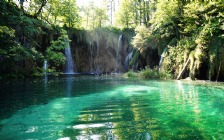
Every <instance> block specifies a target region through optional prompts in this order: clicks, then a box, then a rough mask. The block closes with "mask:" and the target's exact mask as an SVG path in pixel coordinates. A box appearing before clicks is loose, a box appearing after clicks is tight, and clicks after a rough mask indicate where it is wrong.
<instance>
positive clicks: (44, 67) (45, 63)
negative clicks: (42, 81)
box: [43, 60, 47, 75]
mask: <svg viewBox="0 0 224 140" xmlns="http://www.w3.org/2000/svg"><path fill="white" fill-rule="evenodd" d="M43 70H44V75H46V74H47V60H44V65H43Z"/></svg>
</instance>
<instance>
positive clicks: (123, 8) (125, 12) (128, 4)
mask: <svg viewBox="0 0 224 140" xmlns="http://www.w3.org/2000/svg"><path fill="white" fill-rule="evenodd" d="M120 3H121V4H120V8H119V10H118V13H117V16H116V23H117V25H118V26H121V27H126V28H129V27H134V25H135V18H134V17H135V16H134V13H135V11H134V10H135V4H134V3H133V1H132V0H121V2H120Z"/></svg>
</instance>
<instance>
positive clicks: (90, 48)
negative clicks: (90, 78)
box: [89, 42, 94, 74]
mask: <svg viewBox="0 0 224 140" xmlns="http://www.w3.org/2000/svg"><path fill="white" fill-rule="evenodd" d="M89 52H90V57H89V65H90V73H91V74H93V72H94V70H93V46H92V44H91V42H90V47H89Z"/></svg>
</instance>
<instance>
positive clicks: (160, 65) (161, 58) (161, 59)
mask: <svg viewBox="0 0 224 140" xmlns="http://www.w3.org/2000/svg"><path fill="white" fill-rule="evenodd" d="M166 50H167V48H165V49H164V51H163V53H162V54H161V57H160V61H159V71H160V70H161V67H162V64H163V59H164V57H165V53H166Z"/></svg>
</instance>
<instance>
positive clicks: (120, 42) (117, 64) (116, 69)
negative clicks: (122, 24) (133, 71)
mask: <svg viewBox="0 0 224 140" xmlns="http://www.w3.org/2000/svg"><path fill="white" fill-rule="evenodd" d="M121 47H122V34H121V35H120V36H119V39H118V49H117V57H116V67H115V72H119V70H118V67H119V64H120V63H121V62H120V61H121V58H120V55H119V52H120V50H121Z"/></svg>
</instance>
